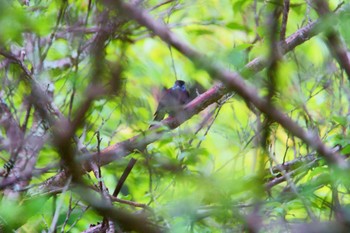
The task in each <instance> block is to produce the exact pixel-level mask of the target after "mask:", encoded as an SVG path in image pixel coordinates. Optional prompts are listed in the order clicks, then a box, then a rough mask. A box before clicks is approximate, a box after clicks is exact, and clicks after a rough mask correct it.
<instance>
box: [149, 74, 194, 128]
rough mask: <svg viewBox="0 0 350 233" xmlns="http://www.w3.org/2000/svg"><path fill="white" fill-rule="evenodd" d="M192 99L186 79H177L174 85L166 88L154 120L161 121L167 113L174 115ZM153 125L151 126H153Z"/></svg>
mask: <svg viewBox="0 0 350 233" xmlns="http://www.w3.org/2000/svg"><path fill="white" fill-rule="evenodd" d="M189 101H190V94H189V92H188V91H187V89H186V84H185V81H183V80H176V81H175V84H174V86H173V87H171V88H169V89H166V88H164V89H163V91H162V93H161V95H160V100H159V104H158V107H157V110H156V112H155V113H154V119H153V121H161V120H163V119H164V117H165V114H168V115H169V116H171V117H174V116H175V115H176V113H177V112H179V110H181V107H182V106H183V105H185V104H187V103H188V102H189ZM152 126H153V125H151V126H150V127H152Z"/></svg>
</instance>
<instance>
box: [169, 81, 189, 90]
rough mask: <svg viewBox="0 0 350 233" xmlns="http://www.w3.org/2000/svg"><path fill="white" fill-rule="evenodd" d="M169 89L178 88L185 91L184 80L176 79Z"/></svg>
mask: <svg viewBox="0 0 350 233" xmlns="http://www.w3.org/2000/svg"><path fill="white" fill-rule="evenodd" d="M171 89H172V90H176V89H180V90H181V91H186V85H185V81H182V80H176V81H175V84H174V86H173V87H172V88H171Z"/></svg>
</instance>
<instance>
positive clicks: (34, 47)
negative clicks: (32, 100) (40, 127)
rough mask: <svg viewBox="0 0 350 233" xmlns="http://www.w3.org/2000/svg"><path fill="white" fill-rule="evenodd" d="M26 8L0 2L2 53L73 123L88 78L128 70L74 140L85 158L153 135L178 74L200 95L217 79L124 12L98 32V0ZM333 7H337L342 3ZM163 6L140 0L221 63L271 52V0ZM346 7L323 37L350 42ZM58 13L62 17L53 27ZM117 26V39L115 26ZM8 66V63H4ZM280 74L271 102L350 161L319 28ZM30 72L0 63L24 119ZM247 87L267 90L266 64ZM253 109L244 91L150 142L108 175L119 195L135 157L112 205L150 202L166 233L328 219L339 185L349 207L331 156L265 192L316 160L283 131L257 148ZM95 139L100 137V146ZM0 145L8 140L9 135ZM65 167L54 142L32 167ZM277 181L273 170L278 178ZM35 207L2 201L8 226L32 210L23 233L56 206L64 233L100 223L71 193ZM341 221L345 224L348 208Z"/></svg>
mask: <svg viewBox="0 0 350 233" xmlns="http://www.w3.org/2000/svg"><path fill="white" fill-rule="evenodd" d="M23 2H24V1H6V0H0V5H1V7H0V44H1V46H0V48H1V49H6V50H8V51H12V52H13V53H15V54H16V55H18V54H19V52H20V51H21V50H22V49H24V50H25V51H26V56H25V58H24V63H25V64H26V66H27V67H28V68H29V69H32V70H33V72H34V73H33V76H34V77H35V79H36V80H37V81H38V82H39V83H40V84H41V85H42V87H44V89H46V87H47V86H48V85H53V86H54V93H53V102H54V103H55V104H56V105H57V106H58V108H59V109H60V111H61V112H62V113H63V114H64V115H65V116H66V117H69V118H70V119H72V118H74V116H75V115H76V113H77V112H78V111H79V110H80V108H81V105H82V103H83V102H84V100H85V99H86V97H87V95H88V93H87V91H88V87H89V86H90V85H91V83H93V82H95V81H94V80H97V82H100V83H102V84H104V85H109V84H108V78H110V76H111V72H110V71H109V70H106V69H109V68H110V67H114V68H115V67H116V66H118V65H119V64H121V66H122V76H123V80H122V81H121V84H120V86H118V88H115V89H114V92H113V94H112V95H105V96H102V97H100V98H98V99H97V100H95V101H94V102H93V103H92V106H91V107H90V108H89V110H88V112H87V114H86V116H85V122H84V125H83V126H81V127H79V129H78V130H77V132H76V133H77V135H78V136H79V137H80V139H81V140H82V142H83V143H84V145H85V146H86V148H87V149H88V150H89V151H90V152H96V151H97V150H98V147H99V149H101V150H102V149H103V148H106V147H108V146H110V145H113V144H114V143H117V142H120V141H122V140H125V139H129V138H131V137H133V136H135V135H136V134H138V133H140V132H143V131H146V130H147V129H148V127H149V125H150V123H151V121H152V119H153V113H154V111H155V109H156V107H157V101H158V99H159V95H160V92H161V90H162V88H163V87H164V86H165V87H170V86H172V85H173V83H174V81H175V80H176V79H181V80H185V81H186V83H187V84H188V86H189V87H190V86H193V85H195V84H199V85H200V86H202V87H203V88H204V89H209V88H210V87H211V86H213V85H214V84H215V81H214V79H215V77H210V76H209V75H208V73H206V72H205V71H203V70H198V69H196V68H195V66H194V65H193V64H192V63H191V61H189V60H188V59H187V58H185V57H184V56H182V55H181V54H180V53H179V52H178V51H176V50H175V49H170V48H169V47H168V46H167V45H166V44H165V43H164V42H162V41H161V40H160V39H159V38H157V37H154V36H153V35H152V33H150V32H148V31H147V30H145V28H143V27H140V26H138V25H137V24H136V23H134V22H122V23H120V25H117V24H118V23H116V22H117V21H118V19H119V18H118V17H120V15H118V14H116V13H113V12H109V13H110V15H109V16H110V18H111V19H115V21H112V22H108V24H104V23H103V19H102V18H103V14H104V13H105V10H106V9H105V8H106V7H105V6H104V5H103V3H102V2H98V1H97V2H96V1H92V2H91V8H90V11H89V15H87V13H88V9H89V1H88V0H77V1H67V4H65V1H46V0H32V1H28V2H29V4H28V5H26V4H23ZM277 2H278V1H277ZM308 2H309V1H303V0H298V1H291V6H290V12H289V17H288V23H287V32H286V36H289V35H291V34H292V33H294V32H295V31H296V30H298V29H299V28H301V27H303V26H305V25H307V24H308V22H310V21H314V20H316V19H317V18H318V16H317V14H316V13H315V11H314V9H313V8H312V7H311V6H310V5H309V4H308ZM328 2H329V4H330V7H331V9H335V7H336V6H338V4H340V2H341V1H338V0H332V1H328ZM160 3H161V2H160V1H158V0H157V1H156V0H150V1H145V2H143V3H142V7H143V8H145V9H149V10H150V11H149V13H150V14H151V15H152V16H153V17H154V18H156V19H159V20H161V21H162V22H164V23H165V24H167V25H168V26H169V27H170V28H171V29H172V31H173V32H175V33H176V34H177V35H178V36H179V38H180V39H182V40H184V41H186V42H188V43H189V44H190V45H191V46H192V47H193V48H195V49H196V50H198V51H200V52H201V53H203V54H205V55H206V56H207V57H209V58H210V59H212V61H213V62H217V63H220V64H223V66H224V67H225V68H228V69H230V70H232V71H241V70H242V68H243V67H244V66H245V65H246V64H247V63H248V62H250V61H252V60H253V59H254V58H256V57H260V56H262V57H267V56H269V52H270V50H271V48H270V47H269V38H270V37H269V35H268V32H269V28H268V27H269V25H267V18H268V17H269V14H270V13H271V12H270V10H271V9H273V8H274V7H276V5H275V3H274V1H261V0H257V1H253V0H250V1H247V0H205V1H204V0H199V1H196V0H189V1H169V3H166V4H164V5H161V4H160ZM155 6H158V7H155ZM340 11H341V12H340V13H339V14H337V15H335V16H334V17H333V18H326V19H325V20H324V23H323V24H322V26H321V29H320V30H321V31H327V30H329V27H333V26H335V27H336V28H337V29H338V30H339V32H340V34H341V36H342V37H343V39H344V42H345V44H346V45H347V46H348V47H349V46H350V34H349V33H350V32H349V30H348V25H349V19H350V18H349V14H350V5H349V4H348V3H346V4H344V5H343V6H342V7H341V9H340ZM60 12H61V13H60ZM60 14H62V18H61V19H60V21H58V15H60ZM113 17H114V18H113ZM85 20H86V21H85ZM113 23H115V24H116V25H114V24H113ZM100 27H102V28H103V27H105V28H104V29H105V30H106V31H107V32H106V33H108V36H107V37H108V39H107V40H106V41H105V44H104V45H103V49H104V51H102V54H103V56H102V58H103V59H102V60H101V61H100V60H98V59H99V58H96V57H95V55H96V54H95V53H93V52H92V51H91V50H90V49H86V48H89V46H91V43H92V42H95V41H94V39H95V36H96V34H98V33H99V31H98V29H99V28H100ZM111 28H115V31H114V32H112V31H109V30H111ZM45 52H47V54H46V57H43V54H45ZM0 59H1V61H5V58H4V57H1V58H0ZM65 62H66V63H65ZM98 62H102V63H103V64H105V65H106V67H103V69H102V71H98V72H99V73H97V74H99V75H100V76H98V77H94V74H95V72H97V71H96V70H95V68H96V67H95V66H94V64H98ZM62 64H65V65H62ZM107 67H109V68H107ZM276 73H277V77H276V78H277V80H276V81H277V82H276V83H277V85H276V89H277V93H276V96H275V98H274V104H275V105H276V106H278V108H279V109H281V110H282V111H283V112H285V113H286V114H287V115H288V116H289V117H291V118H292V119H293V120H295V121H296V122H297V123H298V124H299V125H301V126H302V127H304V128H305V129H309V130H312V131H315V132H317V133H318V134H319V136H320V137H321V138H322V139H323V140H324V142H325V143H326V144H327V145H329V146H331V147H332V146H334V145H336V144H340V145H342V146H344V147H345V148H344V150H343V151H342V153H343V154H349V147H346V146H347V145H348V141H349V137H350V136H349V134H348V131H347V129H348V126H349V124H348V119H349V99H350V92H349V88H348V85H349V84H348V81H347V79H346V76H345V75H344V73H343V71H342V70H341V69H340V68H339V66H338V64H337V62H336V61H335V60H334V59H333V58H332V57H331V53H330V52H329V51H328V48H327V45H326V44H325V42H324V34H323V33H321V34H319V35H317V36H315V37H313V38H311V39H310V40H309V41H307V42H305V43H303V44H301V45H300V46H298V47H297V48H296V49H295V50H293V51H291V52H290V53H288V54H287V55H285V56H284V57H283V59H282V60H281V61H279V65H278V68H277V72H276ZM22 76H23V75H22V74H21V71H20V69H19V66H18V65H16V64H11V65H9V66H8V67H6V69H5V68H3V66H2V69H1V70H0V77H1V80H0V81H1V92H0V97H1V98H2V99H3V100H4V102H6V103H7V105H8V106H10V107H11V112H12V114H14V115H15V116H16V121H17V122H18V123H20V124H23V122H24V120H25V116H26V106H27V105H26V104H28V101H27V99H28V96H29V95H30V92H31V90H30V88H29V85H28V83H26V82H24V81H23V80H24V79H23V78H22ZM245 79H246V80H247V82H249V84H251V85H253V86H255V87H256V88H257V89H258V90H259V91H260V94H261V95H264V94H266V93H267V89H266V88H267V87H266V83H267V82H268V80H269V77H268V75H267V72H266V71H265V70H264V71H262V72H259V73H257V74H255V75H252V76H249V77H245ZM219 107H220V108H219ZM251 110H252V109H251V106H248V105H247V103H246V102H245V100H244V99H242V98H241V97H239V96H237V95H234V96H233V97H232V98H230V99H228V100H227V101H226V102H224V103H222V104H221V105H219V104H217V103H215V104H213V105H212V106H210V107H208V108H207V109H205V110H203V111H202V112H201V113H199V114H198V115H196V116H194V117H192V118H191V119H190V120H188V121H187V122H185V123H184V124H182V125H181V126H180V127H179V128H178V129H175V130H173V131H171V132H168V133H167V134H166V135H165V136H164V137H162V138H161V139H160V140H158V141H156V142H154V143H151V144H150V145H149V146H148V147H147V150H146V151H145V152H140V153H134V154H130V155H129V156H128V157H126V158H123V159H120V160H117V161H115V162H112V163H110V164H108V165H106V166H104V167H102V177H103V178H102V179H103V181H104V182H105V184H106V186H107V187H108V189H109V190H110V192H112V191H113V190H114V188H115V186H116V184H117V181H118V179H120V177H121V175H122V173H123V171H124V169H125V167H126V166H127V164H128V161H129V157H135V158H137V159H138V162H137V164H136V166H135V167H134V168H133V170H132V171H131V173H130V175H129V177H128V178H127V180H126V183H125V185H124V186H125V187H124V189H123V191H122V193H120V194H119V195H118V197H120V198H122V199H124V200H130V201H134V202H137V203H143V204H147V205H148V206H149V207H150V209H151V210H147V211H149V212H150V213H149V214H150V215H152V217H153V218H154V221H155V222H157V223H158V224H160V225H163V226H165V227H168V228H169V229H170V231H171V232H242V231H246V230H247V229H248V227H249V224H252V223H250V221H251V219H253V218H256V223H255V224H257V225H259V226H261V232H280V231H283V230H284V229H286V228H289V227H290V226H291V225H293V224H297V223H307V222H309V221H311V220H315V219H314V218H316V219H317V220H319V221H326V220H334V218H335V217H334V215H333V213H332V211H333V204H334V203H333V202H334V197H333V195H334V194H332V188H334V187H332V185H334V183H336V185H337V186H338V191H339V192H338V195H339V199H338V201H340V205H342V206H344V208H345V207H346V206H347V207H346V208H347V211H348V205H349V201H350V200H349V196H348V192H349V181H348V179H347V176H348V175H347V174H343V173H342V171H334V170H330V169H329V168H328V166H327V165H325V163H324V162H323V161H321V162H319V163H318V164H317V165H316V166H314V167H307V166H306V165H305V166H302V167H301V168H300V169H299V170H300V171H298V172H297V173H296V174H295V175H294V174H292V175H291V177H290V178H289V180H288V181H287V182H281V183H279V184H276V185H274V186H273V187H272V188H271V189H270V190H268V191H267V190H266V187H265V185H266V183H267V182H268V181H267V180H265V178H266V177H268V176H267V174H266V172H268V173H269V172H270V171H271V169H270V168H272V166H275V165H278V164H279V165H281V164H283V163H284V162H287V161H294V160H295V159H296V158H299V157H303V156H306V155H310V154H312V155H314V152H313V151H312V150H311V148H309V147H308V146H307V145H306V144H305V143H304V142H303V141H301V140H299V139H298V138H295V137H293V136H292V135H290V133H288V132H286V131H285V130H284V129H283V128H282V127H281V126H279V125H277V124H276V125H273V126H271V127H270V133H269V138H268V139H267V140H268V149H266V148H262V146H261V145H262V144H261V142H259V138H260V135H261V134H260V133H261V131H262V129H261V128H260V126H261V124H262V123H263V121H264V120H265V119H264V116H260V115H258V114H255V113H254V112H253V111H251ZM213 112H214V114H213ZM216 113H218V115H217V117H214V116H215V114H216ZM208 114H212V115H211V117H210V118H209V121H207V122H206V123H205V124H204V126H201V122H202V121H204V119H205V117H206V116H207V115H208ZM37 117H38V116H35V114H32V116H31V117H30V119H29V122H28V125H27V128H28V129H30V128H31V127H34V125H35V124H37V123H38V122H37V121H38V119H37ZM198 128H200V130H199V131H197V129H198ZM97 132H99V135H100V137H101V139H102V141H101V142H100V143H99V142H98V139H97ZM0 137H1V138H4V137H5V130H4V129H3V128H1V131H0ZM72 143H73V142H72ZM1 157H3V159H5V160H6V159H8V158H9V154H8V153H6V152H5V151H1ZM271 157H274V159H275V160H274V161H273V160H272V159H271ZM59 161H60V157H59V154H58V152H57V151H56V149H55V147H54V146H53V145H52V143H51V142H50V141H49V142H48V143H46V144H45V145H44V147H43V148H42V149H41V150H40V152H39V155H38V159H37V164H36V169H40V168H44V167H46V166H48V165H49V164H53V163H58V162H59ZM59 169H60V168H58V167H54V168H53V169H50V170H49V171H48V172H46V173H44V174H41V175H40V176H37V177H35V178H33V180H32V182H31V184H32V185H36V184H39V183H41V182H44V181H45V180H46V179H48V178H49V177H51V176H53V175H55V174H56V173H57V172H58V171H59ZM331 172H332V173H333V174H330V173H331ZM278 174H280V173H278ZM278 174H270V177H272V178H271V179H273V178H276V177H277V175H278ZM334 174H336V175H334ZM85 181H86V183H88V184H89V185H96V184H97V182H98V181H97V179H96V178H95V177H94V175H93V173H90V174H89V176H88V178H87V177H85ZM82 195H83V194H82ZM39 203H40V204H38V202H37V201H32V202H29V203H27V204H23V203H22V204H21V205H19V203H2V205H1V206H0V212H1V214H3V213H4V212H6V218H7V219H9V221H12V222H15V221H17V220H18V217H17V216H18V215H21V214H24V213H25V214H27V215H30V216H31V218H29V220H28V221H27V222H26V223H23V224H24V225H22V226H21V228H20V231H19V232H44V231H45V232H47V231H48V229H49V228H50V226H51V224H52V222H53V219H54V213H55V212H58V219H57V222H56V226H57V229H58V231H61V232H68V231H69V232H81V231H84V230H86V229H88V228H89V226H90V225H91V224H97V223H98V222H101V221H102V217H101V216H100V215H99V214H97V213H96V212H94V211H93V210H92V209H91V208H89V207H88V205H87V204H86V203H84V202H83V201H81V198H80V195H78V194H77V193H73V192H70V191H68V192H65V193H62V194H57V195H54V196H52V197H51V198H49V199H48V200H40V202H39ZM115 206H117V207H119V208H122V209H127V210H130V211H132V212H137V211H139V208H138V207H133V206H129V205H126V204H122V203H115ZM5 210H6V211H5ZM67 212H69V213H70V215H69V216H68V215H67ZM347 213H348V212H347ZM255 215H256V216H255ZM346 216H347V217H348V218H349V214H347V215H346Z"/></svg>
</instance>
